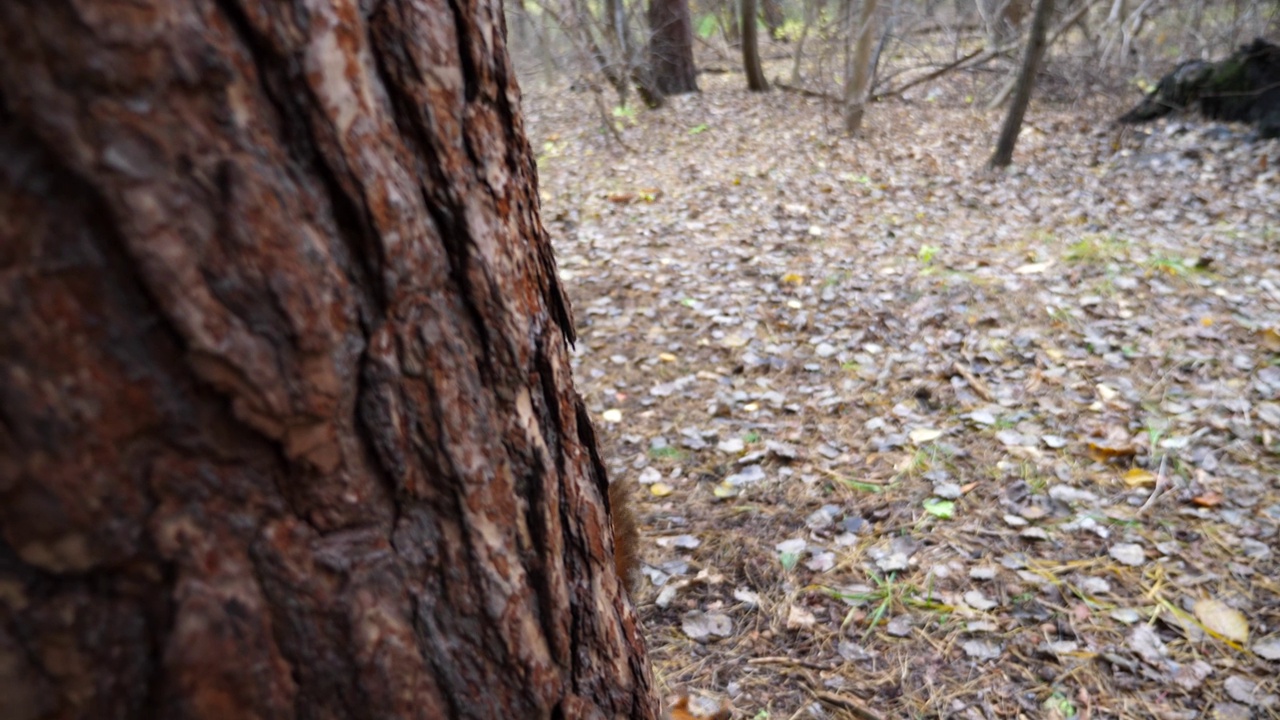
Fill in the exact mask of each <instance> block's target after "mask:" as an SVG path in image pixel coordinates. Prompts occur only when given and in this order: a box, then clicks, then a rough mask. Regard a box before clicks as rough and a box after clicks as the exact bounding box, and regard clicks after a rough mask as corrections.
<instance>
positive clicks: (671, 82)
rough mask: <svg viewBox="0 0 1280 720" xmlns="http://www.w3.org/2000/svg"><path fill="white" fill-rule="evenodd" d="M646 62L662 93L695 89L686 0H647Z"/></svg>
mask: <svg viewBox="0 0 1280 720" xmlns="http://www.w3.org/2000/svg"><path fill="white" fill-rule="evenodd" d="M648 16H649V32H650V33H652V34H651V36H650V38H649V64H650V65H651V66H652V68H653V79H654V83H655V84H656V85H657V86H658V90H660V91H661V92H662V94H664V95H679V94H681V93H691V92H698V68H697V66H695V65H694V64H693V18H692V17H691V16H690V15H689V0H649V9H648Z"/></svg>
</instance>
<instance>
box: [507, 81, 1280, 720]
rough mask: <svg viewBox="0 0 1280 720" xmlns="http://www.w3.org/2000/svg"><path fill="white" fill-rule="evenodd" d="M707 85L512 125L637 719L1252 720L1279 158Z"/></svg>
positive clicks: (1273, 375) (1266, 493)
mask: <svg viewBox="0 0 1280 720" xmlns="http://www.w3.org/2000/svg"><path fill="white" fill-rule="evenodd" d="M772 75H773V72H772V71H771V72H770V76H771V77H772ZM699 82H700V84H701V87H702V90H703V92H702V93H700V94H697V95H693V96H687V97H680V98H674V99H673V100H672V101H671V103H670V105H669V106H668V107H666V108H664V109H662V110H659V111H652V112H645V111H641V112H638V113H635V114H630V113H622V114H619V115H618V116H616V117H611V118H610V119H611V120H613V121H616V122H617V123H618V124H619V125H620V126H621V127H622V129H621V136H622V140H623V141H624V142H625V143H626V144H627V146H629V147H630V148H632V150H631V151H626V150H623V149H621V148H620V147H619V146H618V145H617V143H616V142H615V141H614V140H613V139H612V138H611V137H610V134H609V133H607V132H605V131H603V130H602V127H603V126H602V119H601V118H602V114H601V112H600V110H599V109H598V108H597V106H596V104H594V102H593V99H592V96H591V95H590V94H589V93H571V92H568V91H567V90H564V91H559V92H552V91H539V90H537V89H527V90H526V92H525V99H524V102H525V111H526V117H527V122H528V128H527V129H528V131H529V133H530V137H531V142H532V143H533V146H534V151H535V153H536V154H537V155H538V162H539V168H540V170H539V174H540V182H541V187H540V190H541V194H542V200H543V218H544V221H545V223H546V225H547V227H548V229H549V231H550V233H551V236H552V239H553V242H554V244H555V247H556V252H557V255H558V260H559V267H560V272H561V274H562V275H563V278H564V283H565V285H566V287H567V289H568V292H569V294H570V296H571V299H572V302H573V308H574V312H575V315H576V320H577V324H578V330H579V335H580V339H579V341H578V344H577V349H576V354H575V363H576V373H577V381H578V387H579V390H580V392H582V394H583V396H584V397H585V398H586V401H587V405H588V407H589V409H590V410H591V412H592V414H593V418H594V420H595V422H596V427H597V430H598V432H599V434H600V441H601V443H602V449H603V452H604V457H605V459H606V462H607V463H608V465H609V470H610V473H611V477H612V480H613V481H614V482H621V483H626V484H628V485H629V486H631V487H632V488H633V492H634V495H635V497H636V506H637V509H638V511H639V515H640V518H641V521H642V524H643V529H644V541H645V545H644V547H643V548H642V551H641V554H642V557H643V560H644V562H645V563H646V567H645V569H644V577H643V578H642V580H641V583H640V584H641V585H642V587H641V589H640V590H639V591H638V593H637V594H636V602H637V606H638V607H639V610H640V613H641V616H642V618H643V621H644V625H645V632H646V637H647V641H648V646H649V649H650V652H651V655H652V659H653V662H654V669H655V674H656V677H657V680H658V683H659V689H660V691H662V692H663V693H664V694H668V693H673V692H677V691H680V690H685V689H687V690H693V691H698V692H706V693H709V694H710V695H711V696H713V697H715V698H722V699H726V700H728V701H729V702H731V703H732V705H733V707H734V708H735V717H738V718H782V719H786V718H793V717H817V718H822V717H830V718H870V717H882V718H896V717H955V718H1008V717H1030V718H1039V717H1044V718H1065V717H1080V718H1113V717H1115V718H1140V717H1151V718H1168V719H1173V718H1197V717H1218V718H1249V717H1254V718H1272V717H1280V683H1278V682H1277V677H1278V676H1280V580H1278V578H1280V559H1278V557H1277V553H1280V173H1278V170H1280V142H1276V141H1270V142H1256V141H1251V140H1249V139H1247V135H1248V131H1247V129H1243V128H1223V127H1221V126H1210V125H1207V124H1203V123H1198V122H1195V121H1187V122H1185V123H1184V124H1181V125H1179V124H1177V123H1175V124H1170V125H1164V124H1160V125H1156V126H1153V127H1151V128H1145V129H1143V130H1140V131H1138V132H1135V131H1133V130H1129V131H1126V132H1123V133H1121V132H1118V131H1116V130H1113V129H1111V128H1109V127H1108V122H1109V120H1110V118H1112V117H1115V116H1116V115H1119V114H1120V113H1121V112H1123V111H1124V110H1126V109H1127V106H1125V105H1124V104H1123V102H1122V103H1120V104H1116V102H1115V101H1110V102H1106V103H1104V102H1096V103H1093V104H1092V106H1090V105H1089V104H1084V105H1076V106H1074V107H1067V106H1064V105H1052V104H1042V103H1037V104H1033V106H1032V109H1031V111H1030V113H1029V114H1028V119H1027V125H1026V127H1025V128H1024V130H1023V133H1022V137H1021V139H1020V140H1019V143H1018V148H1017V152H1016V154H1015V163H1016V166H1015V167H1014V168H1013V169H1011V170H1010V171H1008V172H1000V173H997V172H991V171H988V170H986V169H985V168H984V165H985V162H986V160H987V158H988V157H989V154H990V152H991V149H992V147H993V143H994V138H995V135H996V132H997V129H998V126H999V122H1000V120H1001V113H999V112H985V111H982V110H978V109H976V108H973V107H971V106H970V105H968V104H966V101H965V98H964V92H965V89H964V88H959V87H952V88H947V89H944V91H942V92H940V91H938V90H937V89H931V88H929V87H927V86H925V87H921V88H919V92H918V93H916V95H915V97H914V99H908V100H905V101H904V100H895V101H891V102H887V103H884V104H879V105H874V106H872V107H871V109H870V111H869V113H868V116H867V121H866V127H865V132H864V134H863V136H862V137H860V138H858V139H853V140H850V139H844V138H841V137H840V135H839V133H838V122H839V121H838V115H837V114H836V113H835V110H834V108H833V107H831V106H830V105H827V104H824V103H823V102H822V101H820V100H817V99H813V98H807V97H803V96H800V95H798V94H794V93H787V92H779V91H774V92H771V93H769V94H766V95H750V94H748V93H747V92H746V91H745V90H743V89H741V85H742V84H743V81H742V77H741V76H740V75H736V74H730V75H709V74H704V75H702V76H701V77H700V80H699ZM930 93H931V95H929V97H928V100H926V95H927V94H930ZM1131 99H1134V100H1136V93H1135V95H1134V97H1133V98H1131ZM1148 133H1149V134H1148Z"/></svg>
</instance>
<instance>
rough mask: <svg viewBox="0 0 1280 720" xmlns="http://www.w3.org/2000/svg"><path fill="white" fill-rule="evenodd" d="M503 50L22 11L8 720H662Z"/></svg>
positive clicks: (13, 201)
mask: <svg viewBox="0 0 1280 720" xmlns="http://www.w3.org/2000/svg"><path fill="white" fill-rule="evenodd" d="M367 13H371V14H367ZM501 18H502V14H501V6H500V3H499V2H497V0H469V1H462V2H454V3H449V4H446V3H440V2H434V1H430V0H428V1H427V2H409V1H408V0H383V2H380V3H365V2H358V0H332V1H329V2H322V1H321V0H292V1H291V2H271V3H259V2H252V1H249V0H219V1H218V2H207V1H204V2H198V1H196V0H151V2H145V1H142V0H136V1H133V2H129V3H109V2H93V1H87V0H86V1H85V2H74V3H73V2H66V1H65V0H30V1H22V0H17V1H14V2H5V3H0V717H3V718H5V720H34V719H35V718H90V717H91V718H166V719H169V718H178V719H183V718H207V719H209V720H213V719H215V718H258V719H266V718H484V719H486V720H490V719H492V718H553V717H556V718H653V717H654V716H655V715H656V710H657V708H656V706H655V701H654V700H653V698H652V697H651V695H652V694H651V678H650V676H649V670H648V662H647V660H646V658H645V654H644V649H643V645H642V641H641V638H640V636H639V633H638V629H637V624H636V618H635V615H634V612H633V610H632V608H631V607H630V604H629V602H628V601H627V600H626V597H625V592H624V590H623V587H622V585H621V584H620V583H619V581H618V579H617V578H616V577H615V574H614V568H613V565H612V563H611V561H610V560H609V558H610V557H611V553H612V548H611V545H612V540H611V535H610V533H609V531H608V528H609V521H608V518H607V516H606V508H605V505H604V503H605V500H604V499H603V494H604V493H603V487H604V484H605V482H606V480H605V474H604V473H605V471H604V468H603V466H602V464H601V461H600V458H599V456H598V455H597V452H596V445H595V441H594V438H593V434H592V429H591V424H590V422H589V420H588V418H587V416H586V414H585V411H584V407H583V405H582V403H581V401H580V400H578V399H577V396H576V394H575V393H574V390H573V385H572V380H571V377H570V367H569V357H568V351H567V349H566V341H567V340H569V339H571V338H572V334H573V330H572V325H571V320H570V315H569V310H568V307H567V305H566V302H565V299H564V297H563V295H562V292H561V288H560V285H559V283H558V281H557V277H556V272H555V264H554V261H553V259H552V255H551V247H550V245H549V242H548V238H547V234H546V232H545V230H544V229H543V226H542V223H541V219H540V217H539V209H538V194H537V189H536V178H535V170H534V162H533V157H532V154H531V152H530V148H529V145H528V142H527V140H526V138H525V135H524V130H523V121H522V118H521V114H520V105H519V102H520V97H519V92H518V89H517V88H516V86H515V83H514V74H513V72H512V69H511V66H510V64H509V62H508V59H507V53H506V47H505V40H504V29H503V27H502V19H501Z"/></svg>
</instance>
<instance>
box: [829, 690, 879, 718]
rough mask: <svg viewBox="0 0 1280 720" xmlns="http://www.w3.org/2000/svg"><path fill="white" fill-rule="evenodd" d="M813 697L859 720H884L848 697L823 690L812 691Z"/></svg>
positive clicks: (859, 702) (854, 699) (860, 702)
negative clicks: (859, 719)
mask: <svg viewBox="0 0 1280 720" xmlns="http://www.w3.org/2000/svg"><path fill="white" fill-rule="evenodd" d="M813 696H814V697H816V698H818V699H819V700H821V701H822V702H825V703H830V704H831V705H835V706H836V707H838V708H841V709H843V710H846V711H848V712H849V714H850V715H853V716H854V717H857V718H861V720H884V718H883V716H881V715H880V713H878V712H876V711H875V710H872V709H871V708H869V707H867V706H866V705H864V704H863V703H862V701H861V700H858V699H856V698H851V697H849V696H848V695H840V694H837V693H833V692H827V691H825V690H815V691H813Z"/></svg>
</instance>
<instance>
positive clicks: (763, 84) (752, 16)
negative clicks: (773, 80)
mask: <svg viewBox="0 0 1280 720" xmlns="http://www.w3.org/2000/svg"><path fill="white" fill-rule="evenodd" d="M740 2H741V3H742V67H743V69H744V70H746V73H747V89H748V90H751V91H754V92H764V91H766V90H768V89H769V81H768V80H766V79H765V77H764V68H763V67H762V66H761V65H760V43H759V42H758V40H757V38H756V35H757V33H756V29H757V27H756V0H740Z"/></svg>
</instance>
